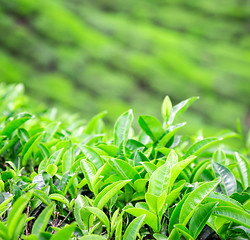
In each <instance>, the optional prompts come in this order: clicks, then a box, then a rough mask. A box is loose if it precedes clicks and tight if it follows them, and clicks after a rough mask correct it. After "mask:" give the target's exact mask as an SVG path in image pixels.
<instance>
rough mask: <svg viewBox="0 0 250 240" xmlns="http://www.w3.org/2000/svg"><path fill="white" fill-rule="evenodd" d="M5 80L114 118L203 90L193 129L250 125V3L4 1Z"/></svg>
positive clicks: (0, 4)
mask: <svg viewBox="0 0 250 240" xmlns="http://www.w3.org/2000/svg"><path fill="white" fill-rule="evenodd" d="M0 81H3V82H8V83H14V82H23V83H24V84H25V86H26V91H27V93H28V94H29V95H30V96H31V98H32V99H34V101H39V102H42V101H43V102H46V103H47V104H48V105H49V106H58V107H59V108H63V109H66V110H67V111H69V112H72V113H76V112H79V113H80V115H81V116H82V117H83V118H86V119H89V118H90V117H92V116H93V115H94V114H96V113H98V112H100V111H103V110H108V115H107V117H106V121H107V122H108V123H112V124H113V123H114V121H115V119H116V118H117V117H118V116H119V115H120V114H121V113H122V112H123V111H126V110H127V109H129V108H133V109H134V111H135V113H136V114H152V115H156V116H160V104H161V101H162V100H163V98H164V96H165V95H169V96H170V97H171V99H172V101H173V103H174V104H176V103H178V102H179V101H181V100H183V99H185V98H188V97H191V96H200V97H201V99H200V100H199V101H197V102H196V103H194V104H193V106H192V108H191V109H190V111H189V112H187V113H186V114H185V117H184V119H185V120H186V121H188V127H186V129H187V131H194V130H196V131H197V130H198V129H199V128H201V127H203V128H205V133H206V134H208V135H209V134H214V133H215V132H216V131H217V130H218V129H221V128H235V122H236V118H238V117H239V118H240V119H241V120H242V122H243V124H244V125H245V127H247V125H248V124H247V121H248V122H249V120H247V119H249V116H248V115H249V106H250V97H249V96H250V1H248V0H221V1H216V0H209V1H208V0H199V1H197V0H189V1H185V0H176V1H172V0H164V1H160V0H154V1H149V0H138V1H132V0H126V1H124V0H123V1H122V0H116V1H111V0H95V1H93V0H11V1H10V0H0ZM137 116H138V115H137Z"/></svg>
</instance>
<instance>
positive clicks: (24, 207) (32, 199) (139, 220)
mask: <svg viewBox="0 0 250 240" xmlns="http://www.w3.org/2000/svg"><path fill="white" fill-rule="evenodd" d="M22 91H23V88H22V85H17V86H7V87H6V86H4V85H1V88H0V100H1V101H0V110H1V113H2V115H1V119H0V139H1V141H0V154H1V159H0V171H1V172H0V189H1V193H0V216H1V221H0V238H1V239H3V240H17V239H20V238H21V239H30V240H37V239H39V240H46V239H51V240H62V239H65V240H67V239H81V240H84V239H92V240H95V239H96V240H99V239H117V240H118V239H123V240H133V239H157V240H164V239H168V240H178V239H189V240H190V239H191V240H192V239H207V240H208V239H230V240H233V239H235V240H236V239H249V236H250V235H249V234H250V214H249V211H250V198H249V196H250V191H249V190H250V189H249V184H250V169H249V168H250V167H249V142H248V141H247V140H245V138H244V137H243V135H242V133H241V131H240V128H239V133H234V132H228V131H227V132H223V134H220V135H219V136H216V137H211V138H203V136H202V135H199V136H190V137H187V136H186V137H185V136H179V135H178V130H179V129H181V128H182V127H184V125H185V123H178V118H179V117H180V115H181V114H182V113H184V111H185V110H186V109H187V108H188V107H189V105H190V104H191V103H193V102H194V101H196V100H197V97H192V98H189V99H187V100H185V101H182V102H181V103H179V104H177V105H175V106H172V103H171V101H170V99H169V98H168V97H166V98H165V99H164V101H163V104H162V111H161V112H162V120H161V121H160V120H158V119H157V118H155V117H153V116H150V115H141V116H140V117H139V119H138V123H139V126H140V128H141V132H140V133H139V134H136V133H134V131H133V130H132V128H131V124H132V121H133V111H132V110H129V111H127V112H125V113H123V114H122V115H121V116H120V117H119V118H118V119H117V121H116V124H115V126H114V132H113V137H112V138H111V139H109V138H107V135H106V133H105V126H104V122H103V120H102V118H103V117H104V115H105V113H100V114H98V115H96V116H95V117H93V118H92V119H91V120H90V121H89V122H88V123H87V124H85V125H83V123H82V121H81V120H79V119H78V120H77V119H74V118H72V117H71V116H70V115H67V116H65V115H62V116H57V115H56V114H55V110H45V111H40V110H39V109H35V108H34V110H29V109H28V111H29V113H28V112H26V111H25V109H26V110H27V106H25V97H24V96H23V94H22ZM34 113H35V114H34ZM58 120H60V121H58ZM227 138H235V139H236V141H238V142H239V146H240V147H239V148H238V151H237V152H234V151H232V148H231V147H230V146H229V145H227V144H226V139H227Z"/></svg>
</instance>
